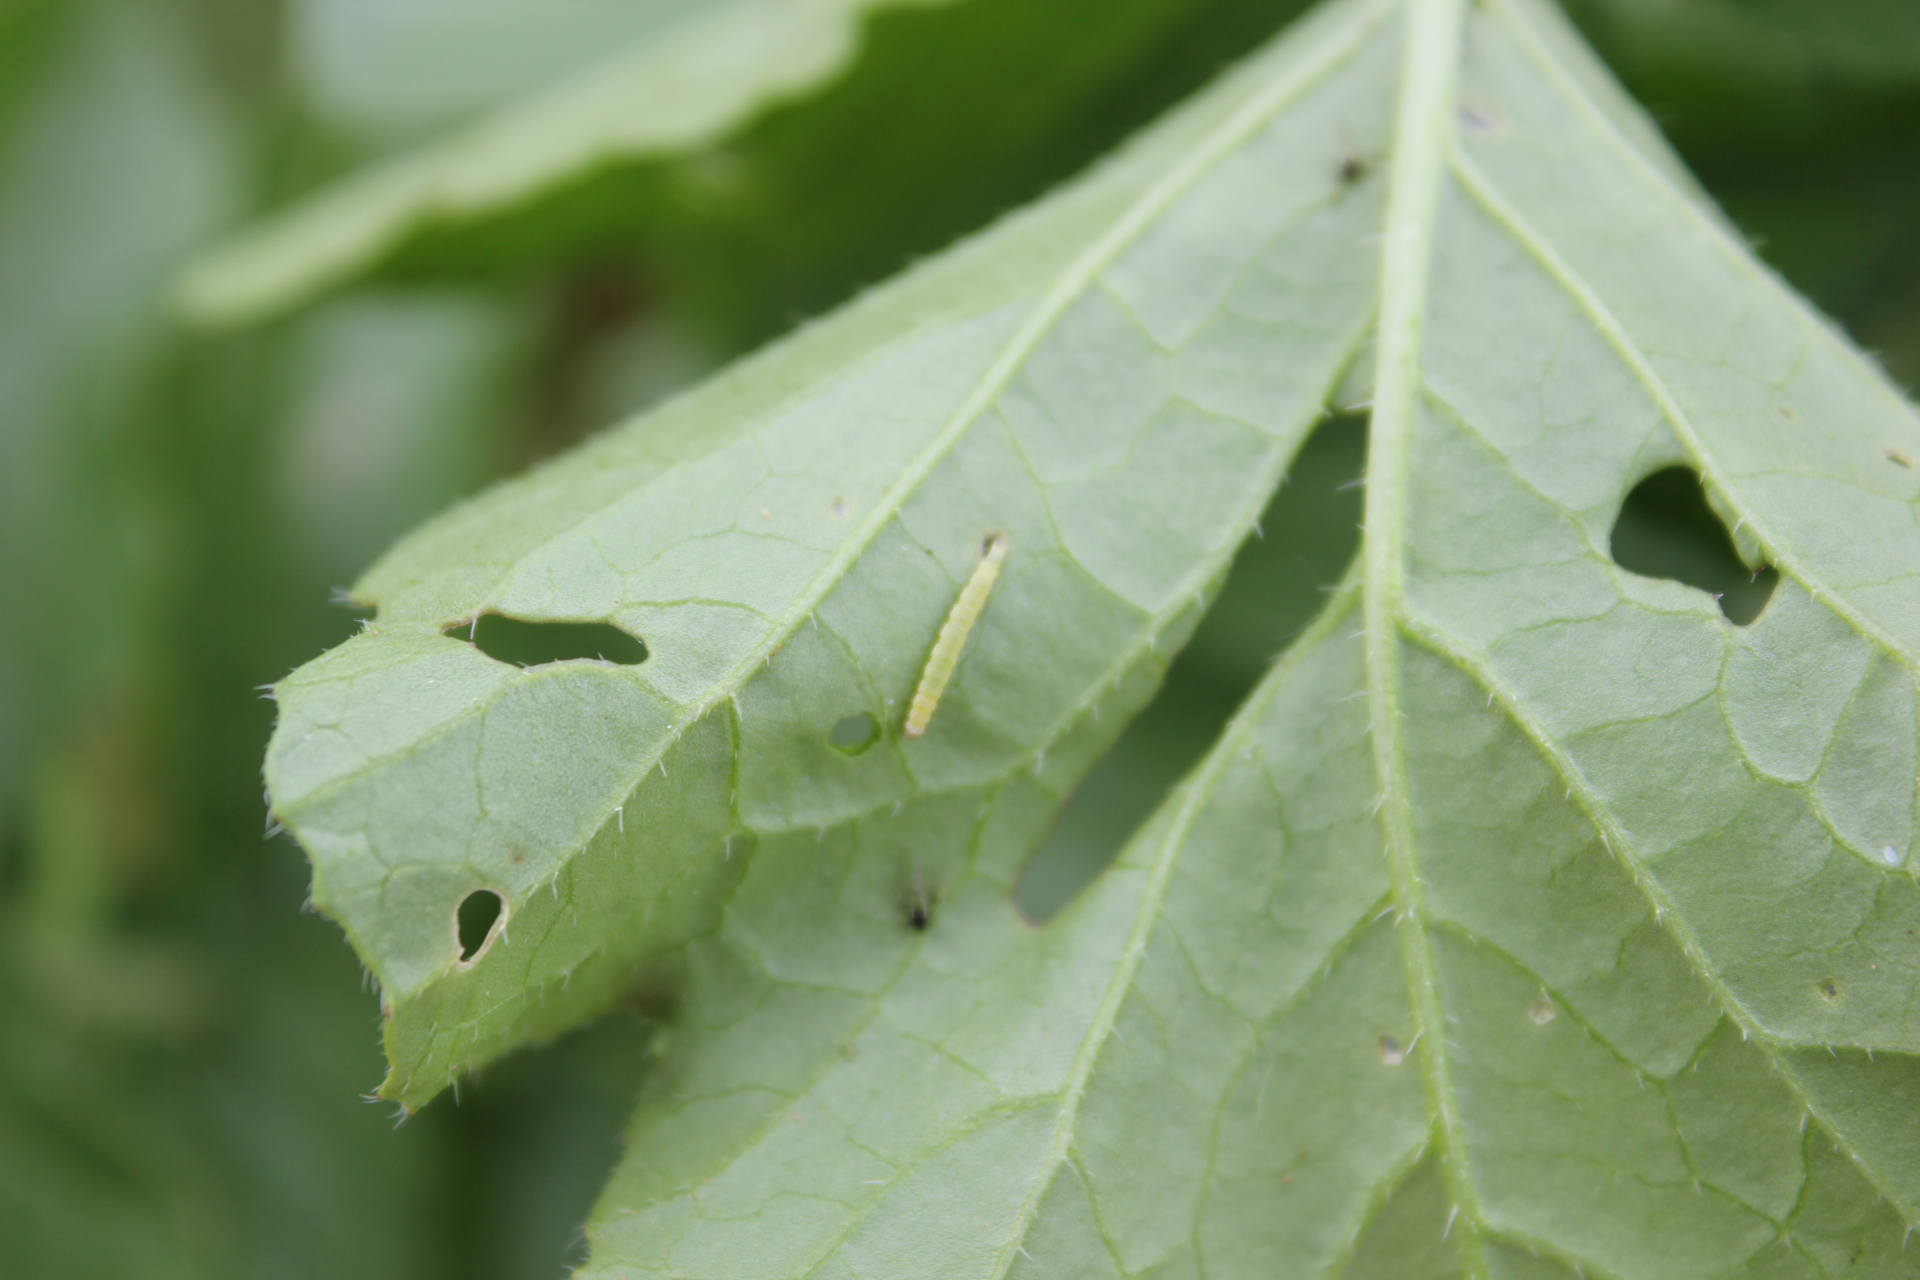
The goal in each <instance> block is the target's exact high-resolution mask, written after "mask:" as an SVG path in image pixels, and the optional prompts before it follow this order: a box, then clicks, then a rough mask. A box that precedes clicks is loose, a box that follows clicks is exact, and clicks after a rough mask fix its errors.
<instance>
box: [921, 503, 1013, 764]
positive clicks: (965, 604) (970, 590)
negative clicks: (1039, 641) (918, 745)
mask: <svg viewBox="0 0 1920 1280" xmlns="http://www.w3.org/2000/svg"><path fill="white" fill-rule="evenodd" d="M1007 546H1008V543H1007V538H1006V535H1005V534H1000V533H990V534H988V535H987V536H986V538H985V539H984V540H983V541H982V542H981V544H980V563H979V564H977V565H975V566H974V567H973V572H972V573H971V574H970V575H968V577H967V581H966V585H964V586H962V587H961V588H960V595H959V596H958V597H957V598H956V599H955V600H954V602H953V608H951V609H949V610H947V620H946V621H945V622H943V623H941V624H940V634H939V636H937V637H936V638H935V639H934V642H933V652H932V653H930V654H928V655H927V665H926V668H925V669H924V670H922V671H921V673H920V684H919V686H918V687H917V688H915V689H914V691H913V705H911V706H910V707H908V708H907V723H906V726H905V728H904V729H903V730H902V732H904V733H905V734H906V736H907V737H909V738H917V737H919V736H920V735H921V734H923V733H925V732H926V731H927V722H928V721H929V720H931V719H933V712H934V708H936V707H938V706H939V705H940V695H941V694H942V693H945V692H946V689H947V681H948V680H950V679H952V677H953V668H954V666H955V665H956V664H957V663H958V662H959V661H960V649H961V647H962V646H963V645H965V644H966V643H967V633H968V632H969V631H972V630H973V623H974V620H975V619H976V618H978V617H979V616H980V610H981V609H982V608H984V607H985V605H986V603H987V593H988V592H990V591H992V590H993V583H994V579H996V578H998V577H999V576H1000V566H1001V565H1002V564H1004V563H1006V559H1007Z"/></svg>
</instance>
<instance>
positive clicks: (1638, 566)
mask: <svg viewBox="0 0 1920 1280" xmlns="http://www.w3.org/2000/svg"><path fill="white" fill-rule="evenodd" d="M1613 559H1614V563H1616V564H1618V565H1619V566H1620V567H1621V568H1622V569H1625V570H1627V571H1628V572H1630V573H1637V574H1639V575H1641V576H1642V577H1646V578H1669V579H1671V580H1673V581H1675V582H1683V583H1685V584H1686V585H1687V586H1690V587H1695V588H1697V589H1699V590H1701V591H1704V592H1706V593H1707V594H1708V595H1711V596H1714V597H1717V598H1718V599H1719V601H1720V611H1721V612H1722V613H1724V614H1726V615H1727V619H1728V621H1730V622H1733V623H1735V624H1737V625H1739V626H1743V627H1744V626H1746V625H1747V624H1748V623H1750V622H1752V621H1753V620H1754V619H1755V618H1757V617H1759V616H1760V611H1761V610H1762V609H1764V608H1766V607H1767V601H1768V599H1770V598H1771V597H1772V595H1773V588H1774V584H1776V583H1777V582H1779V580H1780V575H1779V573H1778V572H1776V571H1775V570H1774V569H1772V568H1766V569H1761V570H1759V571H1758V572H1756V571H1754V570H1753V569H1750V568H1748V567H1747V566H1746V565H1745V564H1743V563H1741V560H1740V556H1739V553H1738V552H1736V551H1735V550H1734V543H1733V535H1732V534H1730V533H1729V532H1728V531H1727V526H1726V525H1725V524H1723V523H1722V522H1721V520H1720V517H1719V516H1718V515H1717V514H1715V513H1714V510H1713V508H1712V507H1711V506H1709V505H1708V504H1707V493H1706V490H1705V488H1703V487H1702V485H1701V483H1700V477H1699V475H1698V474H1696V473H1695V472H1693V471H1691V470H1689V469H1688V468H1686V467H1668V468H1667V469H1666V470H1664V471H1656V472H1654V473H1653V474H1652V475H1650V476H1648V477H1647V478H1646V479H1645V480H1642V481H1641V482H1640V483H1639V484H1637V485H1635V486H1634V487H1633V492H1632V493H1629V494H1628V495H1627V500H1626V502H1625V503H1623V504H1622V505H1621V507H1620V517H1619V519H1618V520H1616V521H1615V522H1614V526H1613Z"/></svg>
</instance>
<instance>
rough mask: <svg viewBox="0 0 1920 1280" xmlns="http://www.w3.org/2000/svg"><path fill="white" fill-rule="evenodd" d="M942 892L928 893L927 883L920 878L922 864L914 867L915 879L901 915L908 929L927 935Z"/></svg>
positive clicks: (904, 901) (915, 864) (908, 887)
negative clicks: (935, 906) (935, 905)
mask: <svg viewBox="0 0 1920 1280" xmlns="http://www.w3.org/2000/svg"><path fill="white" fill-rule="evenodd" d="M940 895H941V890H939V889H935V890H933V891H932V892H931V893H929V892H928V891H927V882H926V881H925V880H924V879H922V878H921V876H920V864H919V863H918V862H916V863H914V865H913V879H912V881H911V882H909V884H908V885H907V892H906V895H905V897H904V900H903V901H902V903H901V906H902V908H903V910H902V912H901V914H902V915H903V916H904V917H905V919H906V922H907V928H909V929H911V930H913V931H914V932H915V933H925V932H926V931H927V927H928V926H929V925H931V924H932V923H933V908H934V904H936V903H937V902H939V901H940Z"/></svg>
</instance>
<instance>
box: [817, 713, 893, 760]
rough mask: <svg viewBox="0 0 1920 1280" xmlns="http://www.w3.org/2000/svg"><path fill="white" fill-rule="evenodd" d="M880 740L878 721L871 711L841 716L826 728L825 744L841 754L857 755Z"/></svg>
mask: <svg viewBox="0 0 1920 1280" xmlns="http://www.w3.org/2000/svg"><path fill="white" fill-rule="evenodd" d="M879 740H880V722H879V721H878V720H877V719H875V718H874V715H873V713H872V712H871V711H861V712H858V713H856V714H854V715H850V716H841V717H840V718H839V719H838V720H836V721H834V722H833V728H831V729H829V730H827V745H828V746H830V747H832V748H833V749H834V750H835V751H838V752H839V753H840V754H842V755H848V756H857V755H859V754H860V753H861V752H862V751H865V750H866V749H867V748H868V747H870V746H872V745H873V744H874V743H875V742H878V741H879Z"/></svg>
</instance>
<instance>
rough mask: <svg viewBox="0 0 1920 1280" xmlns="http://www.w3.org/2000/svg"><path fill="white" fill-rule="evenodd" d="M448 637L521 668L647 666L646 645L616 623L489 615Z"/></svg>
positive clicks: (453, 629)
mask: <svg viewBox="0 0 1920 1280" xmlns="http://www.w3.org/2000/svg"><path fill="white" fill-rule="evenodd" d="M446 633H447V634H448V635H450V636H452V637H453V638H454V639H456V640H467V641H471V642H472V644H473V646H474V648H476V649H478V650H480V652H482V653H484V654H486V655H487V656H488V657H489V658H492V659H494V660H496V661H498V662H511V663H513V664H514V665H516V666H521V667H538V666H544V665H545V664H546V663H549V662H577V661H581V660H589V661H590V660H593V659H599V660H602V661H605V662H617V663H619V664H620V665H621V666H623V667H631V666H637V665H639V664H640V663H642V662H645V661H646V660H647V646H646V644H645V643H644V642H643V641H641V640H639V639H638V638H636V637H634V636H630V635H628V634H627V633H626V632H624V631H622V630H621V629H620V628H618V627H616V626H614V625H613V624H612V623H610V622H532V621H528V620H527V619H525V618H508V617H505V616H503V615H501V614H497V613H486V614H482V615H480V620H479V622H478V623H456V624H455V625H453V626H451V627H448V628H447V632H446Z"/></svg>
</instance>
